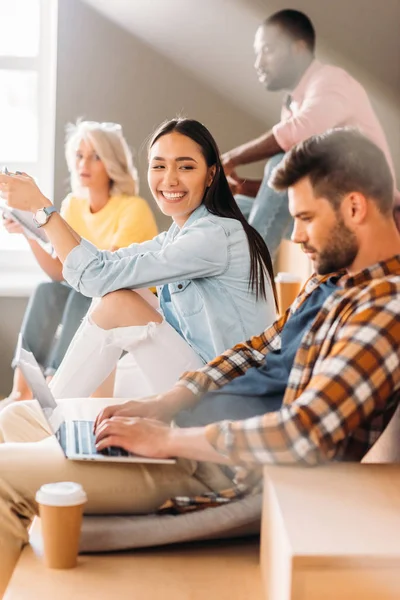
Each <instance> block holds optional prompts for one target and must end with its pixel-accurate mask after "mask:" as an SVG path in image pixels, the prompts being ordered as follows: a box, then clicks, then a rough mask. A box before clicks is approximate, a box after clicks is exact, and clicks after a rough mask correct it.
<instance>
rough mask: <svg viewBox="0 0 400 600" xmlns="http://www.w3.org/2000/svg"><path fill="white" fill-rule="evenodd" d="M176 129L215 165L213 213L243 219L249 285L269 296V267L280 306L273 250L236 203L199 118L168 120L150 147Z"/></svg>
mask: <svg viewBox="0 0 400 600" xmlns="http://www.w3.org/2000/svg"><path fill="white" fill-rule="evenodd" d="M173 131H176V132H177V133H180V134H182V135H185V136H186V137H188V138H190V139H192V140H193V141H194V142H196V144H198V145H199V146H200V148H201V150H202V153H203V156H204V158H205V161H206V163H207V166H208V167H211V166H213V165H215V167H216V172H215V176H214V179H213V181H212V183H211V185H210V187H209V188H207V190H206V193H205V195H204V198H203V204H204V205H205V207H206V208H207V210H208V211H209V212H210V213H211V214H213V215H217V216H218V217H227V218H229V219H236V220H237V221H240V223H241V224H242V226H243V229H244V231H245V233H246V236H247V240H248V243H249V250H250V278H249V285H250V288H251V289H252V290H253V291H255V293H256V297H257V298H258V297H259V295H260V294H261V296H262V297H263V298H266V286H265V269H266V270H267V272H268V275H269V278H270V281H271V286H272V290H273V293H274V298H275V304H276V305H277V300H276V288H275V281H274V271H273V268H272V260H271V256H270V253H269V251H268V248H267V246H266V244H265V242H264V240H263V238H262V237H261V235H260V234H259V233H258V232H257V231H256V230H255V229H254V227H252V226H251V225H249V224H248V222H247V221H246V219H245V218H244V216H243V214H242V212H241V210H240V208H239V207H238V205H237V204H236V201H235V199H234V197H233V194H232V192H231V190H230V188H229V185H228V182H227V179H226V176H225V173H224V169H223V167H222V164H221V160H220V153H219V149H218V146H217V143H216V141H215V140H214V138H213V137H212V135H211V133H210V132H209V131H208V129H207V128H206V127H205V126H204V125H202V124H201V123H199V121H195V120H194V119H181V118H178V119H172V120H170V121H166V122H165V123H162V124H161V125H160V127H159V128H158V129H157V130H156V131H155V133H154V134H153V136H152V138H151V140H150V143H149V149H150V148H151V147H152V146H153V145H154V144H155V143H156V141H157V140H158V139H159V138H160V137H162V136H164V135H167V134H168V133H172V132H173Z"/></svg>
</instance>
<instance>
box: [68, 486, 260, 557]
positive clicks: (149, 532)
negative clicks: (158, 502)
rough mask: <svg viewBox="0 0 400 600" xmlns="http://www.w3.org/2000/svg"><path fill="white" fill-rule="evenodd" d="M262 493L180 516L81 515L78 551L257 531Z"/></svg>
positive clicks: (183, 540)
mask: <svg viewBox="0 0 400 600" xmlns="http://www.w3.org/2000/svg"><path fill="white" fill-rule="evenodd" d="M261 504H262V494H261V493H260V494H257V495H255V496H247V497H246V498H243V499H242V500H236V501H234V502H231V503H228V504H224V505H222V506H218V507H216V508H207V509H205V510H201V511H198V512H193V513H186V514H181V515H145V516H136V515H135V516H97V515H96V516H85V518H84V519H83V527H82V537H81V545H80V551H81V552H107V551H112V550H129V549H133V548H145V547H148V546H160V545H166V544H175V543H177V542H188V541H194V540H205V539H221V538H227V537H244V536H248V535H255V534H257V533H259V532H260V521H261Z"/></svg>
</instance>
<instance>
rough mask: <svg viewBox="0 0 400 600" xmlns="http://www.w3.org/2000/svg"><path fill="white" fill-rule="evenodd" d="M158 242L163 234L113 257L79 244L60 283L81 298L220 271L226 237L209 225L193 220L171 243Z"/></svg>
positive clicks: (85, 243)
mask: <svg viewBox="0 0 400 600" xmlns="http://www.w3.org/2000/svg"><path fill="white" fill-rule="evenodd" d="M164 240H165V233H163V234H160V235H159V236H157V237H156V238H154V239H153V240H150V241H149V242H144V243H142V244H132V245H131V246H129V247H128V248H122V249H120V250H117V251H116V252H109V251H102V250H98V249H97V248H96V247H95V246H93V245H92V244H90V243H89V242H88V241H87V240H82V242H81V243H80V245H79V246H77V247H75V248H74V249H73V250H72V251H71V252H70V254H69V255H68V256H67V258H66V260H65V262H64V269H63V275H64V278H65V280H66V281H67V282H68V283H69V284H70V285H71V286H72V287H73V288H74V289H76V290H77V291H79V292H81V293H82V294H83V295H85V296H89V297H101V296H104V295H105V294H108V293H109V292H113V291H115V290H119V289H126V288H128V289H139V288H143V287H152V286H155V285H164V284H166V283H173V282H174V281H179V280H182V279H195V278H199V277H210V276H215V275H218V274H220V273H222V272H223V271H224V270H225V268H226V265H227V263H228V244H227V240H226V233H225V231H224V229H223V228H222V227H221V226H219V225H218V224H216V223H214V222H211V221H208V220H207V219H202V220H199V221H196V222H195V223H194V224H193V225H191V226H190V227H188V228H187V230H185V231H183V232H182V233H181V234H180V235H178V236H177V238H176V239H175V240H174V241H172V242H171V243H167V244H165V245H163V242H164Z"/></svg>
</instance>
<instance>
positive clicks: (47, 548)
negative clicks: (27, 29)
mask: <svg viewBox="0 0 400 600" xmlns="http://www.w3.org/2000/svg"><path fill="white" fill-rule="evenodd" d="M36 502H37V503H38V505H39V516H40V519H41V527H42V538H43V547H44V562H45V565H46V566H47V567H50V568H52V569H71V568H72V567H75V566H76V562H77V556H78V549H79V538H80V534H81V526H82V515H83V507H84V504H85V502H87V496H86V493H85V491H84V490H83V488H82V486H81V485H80V484H79V483H73V482H72V481H63V482H61V483H47V484H45V485H42V487H41V488H40V490H38V491H37V493H36Z"/></svg>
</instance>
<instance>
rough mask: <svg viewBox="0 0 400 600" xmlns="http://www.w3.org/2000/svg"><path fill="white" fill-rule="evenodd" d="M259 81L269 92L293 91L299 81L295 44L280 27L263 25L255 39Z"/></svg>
mask: <svg viewBox="0 0 400 600" xmlns="http://www.w3.org/2000/svg"><path fill="white" fill-rule="evenodd" d="M254 52H255V54H256V61H255V63H254V67H255V69H256V71H257V75H258V80H259V82H260V83H262V84H263V85H265V87H266V88H267V90H270V91H278V90H288V89H292V86H293V84H294V82H296V80H297V69H296V61H295V56H294V54H295V53H294V42H293V41H292V40H291V39H290V38H289V37H288V36H287V35H286V34H285V33H284V32H283V31H282V29H281V28H280V27H279V26H278V25H261V27H259V28H258V29H257V32H256V35H255V38H254Z"/></svg>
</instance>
